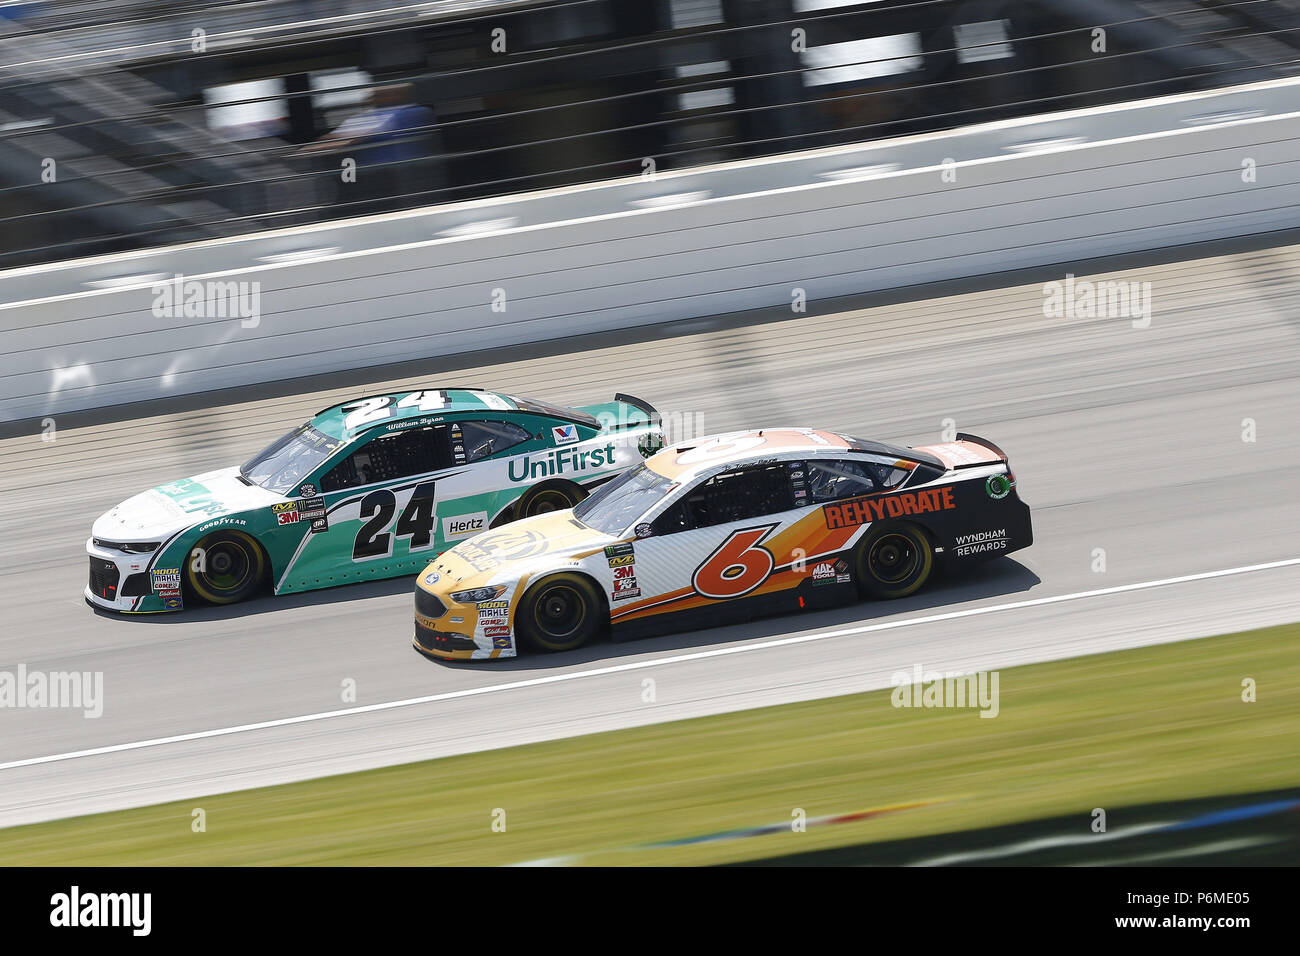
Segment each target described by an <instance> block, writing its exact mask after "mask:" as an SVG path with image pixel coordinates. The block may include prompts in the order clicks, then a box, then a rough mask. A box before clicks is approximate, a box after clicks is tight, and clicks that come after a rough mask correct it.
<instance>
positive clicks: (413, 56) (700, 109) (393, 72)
mask: <svg viewBox="0 0 1300 956" xmlns="http://www.w3.org/2000/svg"><path fill="white" fill-rule="evenodd" d="M0 10H4V11H5V12H6V14H7V16H6V17H5V18H4V19H0V93H2V94H3V95H0V268H5V267H14V266H21V265H25V264H34V263H42V262H48V261H51V260H57V259H66V258H71V257H77V256H84V255H90V254H97V253H104V252H113V251H120V250H124V249H131V248H139V247H144V246H154V245H162V244H169V243H176V242H184V241H193V240H198V239H204V238H212V237H220V236H230V235H239V234H244V233H248V232H252V231H258V230H264V229H267V228H274V227H277V226H290V225H298V224H302V223H307V222H313V221H319V220H326V219H332V218H337V217H344V216H356V215H366V214H370V213H378V212H386V211H391V210H394V209H402V208H409V207H413V206H425V205H431V204H439V203H444V202H449V201H455V200H463V199H468V198H475V197H482V196H493V195H500V194H504V193H511V192H518V191H528V190H537V189H545V188H550V187H554V186H562V185H570V184H574V183H584V182H593V181H599V180H603V179H609V178H615V177H626V176H647V177H648V176H653V175H656V174H657V173H658V172H659V171H664V170H669V169H680V168H683V167H691V166H698V165H701V164H707V163H715V162H720V161H726V160H733V159H742V158H752V157H760V156H765V155H771V154H777V153H783V152H788V151H792V150H801V149H807V148H812V147H819V146H827V145H835V144H842V143H852V142H860V141H867V140H874V139H880V138H886V137H896V136H900V135H906V134H911V133H920V132H926V131H932V130H938V129H949V128H954V127H959V126H965V125H969V124H974V123H981V122H987V121H990V120H997V119H1005V118H1009V117H1016V116H1024V115H1032V114H1037V113H1042V112H1047V111H1053V110H1061V109H1073V108H1078V107H1083V106H1090V105H1098V104H1104V103H1111V102H1117V101H1124V100H1131V99H1137V98H1141V97H1149V96H1154V95H1161V94H1166V93H1177V92H1184V91H1188V90H1196V89H1204V88H1210V87H1217V86H1223V85H1229V84H1238V83H1242V82H1248V81H1254V80H1265V79H1272V78H1278V77H1284V76H1288V75H1294V74H1295V72H1296V70H1297V68H1298V67H1300V0H1230V2H1211V0H1161V2H1158V3H1157V2H1140V0H1126V2H1120V0H1014V2H1012V0H913V2H903V0H875V2H867V3H860V2H842V0H647V2H644V3H637V4H630V3H627V2H626V0H559V2H552V3H536V2H501V0H443V2H429V3H404V2H402V0H388V2H386V3H385V2H382V0H333V2H320V0H317V2H312V3H304V2H300V0H272V2H264V3H256V4H244V3H220V4H214V3H202V2H195V3H182V4H179V5H178V4H176V3H166V4H163V3H148V2H130V3H107V2H98V3H96V2H90V0H64V2H53V3H50V2H47V3H44V4H39V5H37V4H32V5H26V4H10V5H7V6H6V7H3V8H0Z"/></svg>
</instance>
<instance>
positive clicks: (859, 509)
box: [822, 486, 957, 528]
mask: <svg viewBox="0 0 1300 956" xmlns="http://www.w3.org/2000/svg"><path fill="white" fill-rule="evenodd" d="M956 507H957V503H956V502H955V501H954V500H953V497H952V487H951V486H949V487H946V488H929V489H927V490H925V491H904V492H902V493H901V494H893V495H889V496H887V497H866V498H849V499H846V500H845V501H837V502H835V503H834V504H829V505H825V506H823V508H822V513H823V514H825V515H826V527H827V528H852V527H854V526H855V525H860V524H870V523H871V522H872V521H881V520H883V519H885V518H898V517H900V516H902V515H919V514H925V513H926V512H929V511H951V510H952V509H954V508H956Z"/></svg>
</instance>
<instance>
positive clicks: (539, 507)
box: [515, 482, 585, 518]
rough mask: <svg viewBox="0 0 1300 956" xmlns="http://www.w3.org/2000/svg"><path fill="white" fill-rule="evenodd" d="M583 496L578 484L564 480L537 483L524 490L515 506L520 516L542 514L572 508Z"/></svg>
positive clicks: (527, 516)
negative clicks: (548, 483)
mask: <svg viewBox="0 0 1300 956" xmlns="http://www.w3.org/2000/svg"><path fill="white" fill-rule="evenodd" d="M584 497H585V494H584V492H583V490H582V488H581V487H580V486H579V485H575V484H571V483H569V482H564V483H562V484H551V485H538V486H537V487H536V488H530V489H529V490H528V491H526V492H524V495H523V497H522V498H520V499H519V504H518V506H517V507H516V508H515V512H516V514H518V515H519V517H521V518H531V517H533V515H544V514H548V513H549V512H552V511H564V510H566V509H568V508H572V507H573V506H574V505H576V504H577V503H578V502H579V501H581V500H582V499H583V498H584Z"/></svg>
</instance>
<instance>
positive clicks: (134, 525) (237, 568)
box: [85, 388, 663, 613]
mask: <svg viewBox="0 0 1300 956" xmlns="http://www.w3.org/2000/svg"><path fill="white" fill-rule="evenodd" d="M662 445H663V430H662V427H661V425H660V423H659V415H658V413H657V412H656V411H655V410H654V408H652V407H651V406H650V405H648V404H646V403H645V402H643V401H641V400H640V399H637V398H633V397H632V396H629V395H621V394H620V395H616V396H615V398H614V401H612V402H609V403H607V404H603V405H590V406H583V407H580V408H562V407H560V406H557V405H552V404H550V403H548V402H539V401H533V400H529V399H524V398H515V397H513V396H510V395H503V394H501V393H499V392H487V391H483V390H482V389H477V388H442V389H425V390H422V391H418V392H397V393H393V394H388V395H373V396H367V397H365V398H359V399H356V400H354V401H350V402H345V403H344V404H342V405H335V406H333V407H331V408H327V409H324V410H323V411H321V412H319V413H318V414H317V415H316V417H314V418H313V419H312V420H311V421H309V422H307V423H306V424H305V425H302V426H300V427H298V428H295V429H294V430H293V431H291V432H289V433H288V434H287V435H285V436H284V437H283V438H280V439H279V440H278V441H275V442H273V443H272V444H271V445H269V446H268V447H267V448H265V449H264V450H263V451H261V452H259V453H258V454H257V455H255V456H253V458H251V459H250V460H249V461H248V462H247V463H245V464H244V465H243V466H241V467H237V468H236V467H231V468H222V469H219V470H217V471H210V472H206V473H205V474H202V475H196V476H195V477H193V478H184V479H181V480H180V481H174V482H172V483H170V484H166V485H161V486H159V487H157V488H154V489H152V490H150V491H146V492H144V493H142V494H139V495H136V496H135V497H133V498H130V499H128V500H127V501H124V502H123V503H122V504H120V505H118V506H117V507H116V508H113V509H112V510H110V511H109V512H107V513H106V514H104V515H102V516H101V517H100V518H99V520H97V521H96V522H95V523H94V527H93V528H92V530H91V538H90V540H88V541H87V542H86V551H87V553H88V554H89V556H90V581H89V584H88V586H87V587H86V591H85V596H86V600H87V601H88V602H89V603H90V604H91V605H92V606H94V607H97V608H104V609H106V610H113V611H121V612H125V613H149V612H157V611H177V610H180V609H181V608H183V607H184V605H185V603H186V602H187V601H192V600H194V599H195V598H199V599H202V600H204V601H207V602H210V603H215V604H231V603H233V602H235V601H240V600H243V599H244V598H246V597H249V596H250V595H252V594H254V593H256V592H257V591H259V590H261V589H262V588H264V587H267V586H269V587H270V588H271V590H273V591H274V592H275V593H276V594H290V593H293V592H295V591H308V590H312V589H313V588H325V587H332V586H334V585H336V584H347V583H350V582H354V581H370V580H375V579H378V578H388V577H395V576H397V575H403V574H414V573H416V572H417V571H419V570H420V569H421V568H423V567H424V566H425V565H426V564H428V563H429V560H430V559H431V558H433V557H434V556H436V555H438V554H440V553H441V552H443V551H445V550H447V549H448V548H451V547H452V546H453V545H454V544H455V543H456V542H458V541H462V540H464V539H466V538H468V537H470V536H471V535H474V534H477V533H478V532H480V531H483V530H485V529H487V528H492V527H496V526H497V525H500V524H504V523H505V522H507V521H511V520H514V519H515V518H522V517H527V516H531V515H537V514H542V513H544V512H547V511H556V510H562V509H565V508H570V507H572V506H573V505H574V504H575V503H577V502H578V501H579V500H581V499H582V498H583V497H584V496H585V495H586V494H587V492H588V491H589V490H590V489H591V488H592V487H593V486H595V485H599V484H600V483H601V482H604V481H607V480H609V479H611V478H613V477H615V476H616V475H618V474H620V473H622V472H624V471H626V470H627V469H629V468H631V467H633V466H634V465H638V464H640V463H641V461H642V459H644V458H646V457H648V456H649V455H651V454H653V453H654V452H655V451H657V450H658V449H659V448H660V447H661V446H662Z"/></svg>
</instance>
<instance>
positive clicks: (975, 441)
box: [957, 432, 1011, 468]
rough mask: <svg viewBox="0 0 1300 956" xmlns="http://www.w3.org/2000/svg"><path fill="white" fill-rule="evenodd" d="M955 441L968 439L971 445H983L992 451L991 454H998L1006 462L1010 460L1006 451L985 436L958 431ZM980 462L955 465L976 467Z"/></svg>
mask: <svg viewBox="0 0 1300 956" xmlns="http://www.w3.org/2000/svg"><path fill="white" fill-rule="evenodd" d="M957 441H968V442H970V443H971V444H972V445H981V446H983V447H984V448H987V449H988V450H989V451H991V452H993V454H995V455H997V456H998V457H999V458H1001V459H1002V460H1003V461H1004V462H1006V461H1010V460H1011V459H1009V458H1008V457H1007V453H1006V452H1004V451H1003V450H1002V449H1001V448H999V447H998V446H997V445H995V444H993V442H991V441H989V440H988V439H987V438H980V437H979V436H978V435H968V434H966V432H958V433H957ZM980 464H981V463H980V462H974V463H972V464H969V465H957V467H958V468H978V467H979V466H980Z"/></svg>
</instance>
